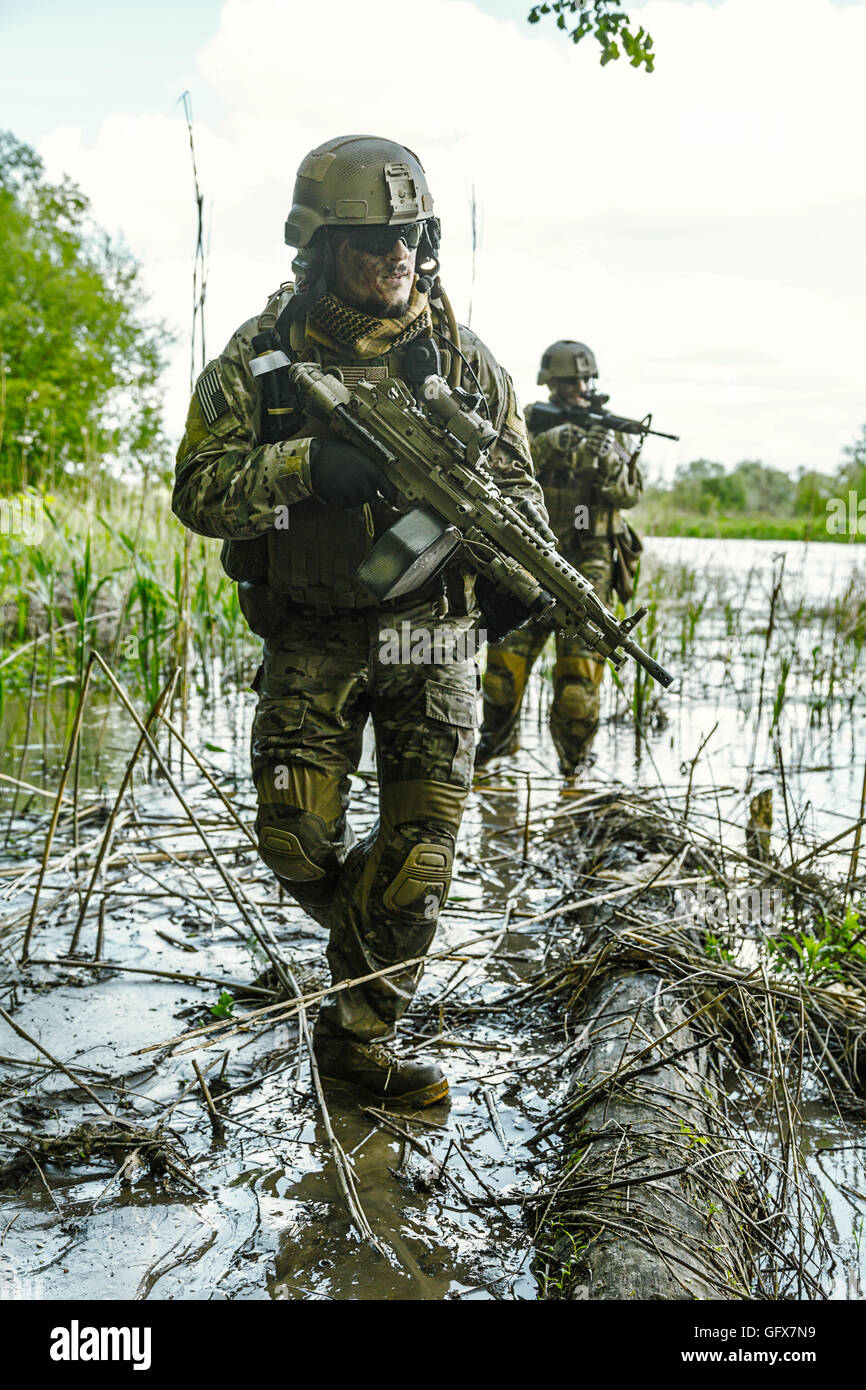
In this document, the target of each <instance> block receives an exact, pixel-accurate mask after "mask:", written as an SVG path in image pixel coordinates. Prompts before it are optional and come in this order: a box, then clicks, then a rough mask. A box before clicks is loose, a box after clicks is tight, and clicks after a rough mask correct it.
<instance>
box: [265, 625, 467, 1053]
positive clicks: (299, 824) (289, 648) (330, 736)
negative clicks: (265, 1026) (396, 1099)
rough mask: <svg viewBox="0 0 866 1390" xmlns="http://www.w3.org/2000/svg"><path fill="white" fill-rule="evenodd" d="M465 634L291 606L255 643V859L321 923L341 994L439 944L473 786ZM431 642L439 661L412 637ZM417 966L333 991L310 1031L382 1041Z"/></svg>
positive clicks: (458, 628) (461, 628)
mask: <svg viewBox="0 0 866 1390" xmlns="http://www.w3.org/2000/svg"><path fill="white" fill-rule="evenodd" d="M474 626H475V625H474V621H473V619H471V618H453V617H449V618H442V619H432V618H431V617H430V609H429V606H427V607H426V608H425V609H424V611H423V612H422V613H418V612H415V613H413V612H412V610H403V611H402V612H400V613H383V612H382V611H381V610H377V611H376V613H375V614H370V613H364V612H352V611H349V612H345V611H344V612H342V613H340V614H339V615H336V616H325V617H322V615H321V614H318V613H313V612H312V611H311V610H310V609H301V610H296V611H295V612H293V616H292V621H291V626H290V627H289V628H288V629H287V630H286V631H284V632H283V633H281V634H280V635H279V636H278V637H276V638H274V639H272V640H269V641H267V642H266V643H265V648H264V661H263V666H262V668H261V671H260V673H259V675H258V677H257V680H256V685H255V687H254V688H255V689H257V691H258V694H259V703H258V708H257V710H256V714H255V718H254V721H253V729H252V748H251V751H252V767H253V779H254V781H255V786H256V792H257V796H258V803H259V805H258V815H257V819H256V830H257V833H258V840H259V853H260V855H261V857H262V859H263V860H264V861H265V863H266V864H267V865H268V866H269V867H270V868H271V869H273V871H274V873H275V874H276V875H277V877H278V878H279V880H280V882H281V883H282V884H283V885H284V886H285V887H286V888H287V889H288V891H289V892H290V893H291V894H292V896H293V897H294V898H295V899H296V900H297V901H298V902H299V903H300V904H301V905H302V906H303V907H304V908H305V909H306V910H307V911H308V912H309V913H310V914H311V916H313V917H314V918H316V920H318V921H319V922H321V923H322V924H323V925H326V926H328V927H329V929H330V941H329V945H328V962H329V965H330V968H331V976H332V980H333V982H334V983H335V984H339V983H340V982H341V981H344V980H348V979H355V978H358V977H360V976H363V975H368V974H371V973H373V972H374V971H378V970H381V969H382V968H383V967H386V966H392V965H399V964H400V963H401V962H404V961H406V962H408V961H411V960H413V959H414V958H416V957H421V956H423V955H424V954H425V953H426V951H427V950H428V948H429V946H430V943H431V941H432V939H433V936H434V933H435V931H436V923H437V919H438V914H439V909H440V907H441V905H442V903H443V902H444V900H445V898H446V896H447V893H448V889H449V885H450V882H451V871H452V864H453V858H454V847H455V840H456V836H457V831H458V828H459V826H460V821H461V817H462V815H463V808H464V806H465V804H466V797H467V794H468V790H469V787H470V784H471V779H472V764H473V759H474V753H475V725H476V712H475V699H476V689H477V686H476V667H475V661H474V655H473V637H474ZM407 629H408V630H409V634H410V637H411V640H405V638H406V636H407ZM393 632H396V633H398V634H401V636H402V637H403V638H404V640H403V641H402V643H397V644H396V646H397V647H398V648H399V650H396V651H395V643H394V642H393V641H389V642H388V643H387V645H386V644H385V643H384V641H383V637H382V634H383V633H384V634H386V636H387V634H389V633H393ZM425 632H426V633H432V634H434V636H435V638H436V641H437V642H438V643H439V646H438V650H437V646H436V645H435V643H434V644H433V646H432V652H431V651H430V650H429V647H430V645H431V644H430V642H429V641H428V644H427V645H428V650H427V652H426V653H424V650H423V649H424V643H423V640H422V641H421V642H416V641H415V638H416V637H419V636H420V637H421V638H422V639H423V635H424V633H425ZM440 638H444V639H445V640H444V641H440ZM449 640H450V641H452V642H453V644H454V645H452V646H449ZM467 646H468V649H469V653H470V654H469V655H468V656H466V655H465V651H466V648H467ZM413 649H414V650H415V651H416V660H415V661H413V660H411V654H412V651H413ZM419 650H420V651H421V652H422V659H421V661H420V662H419V661H418V659H417V652H418V651H419ZM383 656H384V657H385V659H384V660H383ZM437 656H438V658H439V661H438V664H437V660H436V658H437ZM444 658H447V659H444ZM368 718H370V719H372V722H373V731H374V734H375V741H376V762H377V772H378V782H379V819H378V821H377V822H376V824H375V825H374V826H373V829H372V830H371V831H370V833H369V834H368V835H367V836H366V837H365V838H364V840H363V841H361V842H357V841H356V839H355V836H354V834H353V833H352V831H351V829H350V827H349V824H348V820H347V810H348V805H349V791H350V778H351V774H352V773H353V772H355V771H356V770H357V767H358V763H359V760H360V757H361V750H362V742H363V734H364V727H365V725H366V723H367V719H368ZM422 969H423V965H422V964H414V965H409V964H407V965H406V967H405V969H402V970H397V971H395V972H394V973H392V974H390V975H387V976H384V977H382V978H379V979H377V980H374V981H371V982H370V983H369V984H365V985H363V986H361V985H359V986H355V987H353V988H352V989H348V990H341V991H338V992H336V993H334V994H332V995H330V996H329V997H328V999H327V1000H326V1001H325V1003H324V1005H323V1007H322V1010H321V1013H320V1021H321V1022H322V1023H323V1024H324V1026H325V1027H326V1028H330V1029H334V1030H337V1031H339V1030H343V1031H346V1032H350V1033H353V1034H354V1035H355V1036H357V1037H361V1038H365V1039H370V1038H375V1037H386V1036H388V1035H390V1033H391V1032H392V1031H393V1027H394V1024H395V1023H396V1020H397V1019H398V1018H399V1017H400V1015H401V1014H402V1013H403V1011H404V1010H405V1008H406V1007H407V1005H408V1003H409V1002H410V1000H411V998H412V996H413V993H414V991H415V988H416V986H417V983H418V980H419V978H420V975H421V971H422Z"/></svg>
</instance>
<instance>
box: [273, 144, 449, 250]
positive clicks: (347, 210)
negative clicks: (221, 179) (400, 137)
mask: <svg viewBox="0 0 866 1390" xmlns="http://www.w3.org/2000/svg"><path fill="white" fill-rule="evenodd" d="M432 212H433V199H432V197H431V195H430V190H429V188H428V187H427V178H426V175H425V173H424V168H423V166H422V164H421V161H420V160H419V158H418V156H417V155H416V154H413V153H412V151H411V150H409V149H407V148H406V146H405V145H398V144H395V142H394V141H393V140H383V139H381V138H380V137H379V136H376V135H339V136H337V137H336V138H335V139H333V140H326V141H325V143H324V144H323V145H318V146H317V147H316V149H314V150H311V151H310V153H309V154H308V155H307V156H306V158H305V159H304V160H303V161H302V163H301V166H300V168H299V169H298V176H297V179H296V180H295V191H294V195H293V199H292V209H291V212H290V213H289V215H288V217H287V219H286V244H287V245H288V246H297V247H298V248H299V249H300V248H303V247H305V246H308V245H309V243H310V241H311V240H312V238H313V236H314V235H315V233H316V232H317V231H318V230H319V228H320V227H363V226H375V225H380V226H384V225H387V224H389V223H394V224H395V225H399V224H400V223H404V222H422V221H425V220H426V219H427V218H430V217H431V215H432Z"/></svg>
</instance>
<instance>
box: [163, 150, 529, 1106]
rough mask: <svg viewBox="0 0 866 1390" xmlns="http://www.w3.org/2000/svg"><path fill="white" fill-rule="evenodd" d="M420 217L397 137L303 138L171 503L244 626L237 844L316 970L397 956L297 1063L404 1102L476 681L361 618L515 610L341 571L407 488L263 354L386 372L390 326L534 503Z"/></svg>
mask: <svg viewBox="0 0 866 1390" xmlns="http://www.w3.org/2000/svg"><path fill="white" fill-rule="evenodd" d="M439 233H440V227H439V222H438V219H437V218H435V217H434V216H433V200H432V198H431V196H430V191H429V189H428V186H427V180H426V177H425V174H424V170H423V168H422V166H421V164H420V162H419V160H418V159H417V157H416V156H415V155H414V154H413V153H412V151H411V150H408V149H406V148H404V147H403V146H402V145H398V144H395V143H394V142H392V141H390V140H382V139H378V138H376V137H373V136H366V135H353V136H345V137H341V138H339V139H335V140H329V141H327V142H326V143H325V144H323V145H320V146H319V147H318V148H317V149H315V150H313V151H312V152H311V153H310V154H309V155H307V157H306V158H305V159H304V161H303V162H302V164H301V166H300V168H299V170H298V176H297V181H296V183H295V190H294V203H293V206H292V209H291V211H290V213H289V217H288V220H287V222H286V227H285V238H286V242H287V243H288V244H289V245H290V246H294V247H297V248H298V256H297V257H296V259H295V261H294V262H293V268H294V269H295V271H296V273H297V276H298V278H297V282H296V283H295V284H294V285H292V284H291V283H286V284H284V285H282V286H281V287H280V289H279V290H278V291H277V292H276V293H275V294H274V295H272V296H271V298H270V299H269V300H268V302H267V305H266V306H265V308H264V310H263V312H262V313H261V314H260V315H259V316H258V318H253V319H251V320H250V321H249V322H247V323H245V324H244V325H243V326H242V327H241V328H239V329H238V331H237V332H236V333H235V334H234V336H233V337H232V338H231V340H230V342H229V344H228V346H227V347H226V349H225V351H224V352H222V353H221V354H220V356H219V357H218V358H217V359H215V360H214V361H213V362H210V363H209V364H208V365H207V367H206V368H205V370H204V371H203V372H202V374H201V376H200V377H199V379H198V382H197V384H196V388H195V394H194V395H193V398H192V401H191V403H190V408H189V414H188V418H187V424H186V433H185V435H184V438H183V441H182V443H181V445H180V449H179V452H178V462H177V479H176V485H175V490H174V498H173V503H172V505H173V508H174V511H175V513H176V514H177V516H178V517H180V519H181V521H183V522H184V524H185V525H187V526H189V527H190V528H191V529H192V530H193V531H196V532H198V533H199V534H201V535H205V536H216V537H220V538H222V539H223V541H224V545H223V553H222V559H223V564H224V566H225V568H226V570H227V572H228V573H229V574H230V575H231V576H232V577H233V578H234V579H236V580H237V581H238V589H239V598H240V603H241V607H242V610H243V612H244V615H245V617H246V619H247V621H248V623H249V625H250V627H251V628H252V630H253V631H254V632H255V633H257V634H258V635H259V636H261V637H263V638H264V653H263V662H262V665H261V667H260V668H259V671H258V673H257V676H256V679H255V682H254V685H253V688H254V689H255V690H256V692H257V693H258V696H259V702H258V707H257V710H256V714H255V718H254V721H253V729H252V769H253V779H254V782H255V787H256V793H257V798H258V814H257V819H256V829H257V833H258V840H259V853H260V854H261V857H262V858H263V860H264V861H265V863H266V864H267V865H268V866H269V867H270V868H271V869H273V871H274V873H275V874H276V876H277V878H278V879H279V881H280V882H281V883H282V884H283V885H284V886H285V887H286V889H288V891H289V892H290V893H291V894H292V895H293V897H294V898H295V899H296V900H297V901H298V902H299V903H300V904H301V905H302V906H303V907H304V909H305V910H306V911H307V912H309V913H310V914H311V915H312V916H313V917H314V918H316V919H317V920H318V921H319V922H320V923H322V924H323V925H325V926H327V927H328V928H329V931H330V940H329V946H328V961H329V964H330V968H331V975H332V979H333V982H334V983H335V984H339V983H340V982H342V981H346V980H349V979H355V978H359V977H361V976H366V975H368V974H372V973H373V972H376V971H381V970H383V969H384V968H386V967H392V966H398V967H400V968H398V969H396V970H395V971H393V972H392V973H390V974H387V975H385V976H380V977H379V978H377V979H375V980H372V981H370V982H369V983H367V984H364V985H357V986H353V987H351V988H349V989H343V990H340V991H338V992H335V993H333V994H332V995H330V996H329V997H328V999H327V1000H326V1001H325V1002H324V1005H323V1007H322V1009H321V1011H320V1013H319V1017H318V1020H317V1023H316V1028H315V1033H314V1048H315V1053H316V1057H317V1061H318V1064H319V1068H320V1072H321V1074H322V1076H323V1077H324V1078H325V1079H328V1080H331V1081H340V1082H348V1083H352V1084H358V1085H361V1086H363V1087H364V1088H365V1089H367V1090H368V1091H370V1092H372V1093H373V1094H375V1095H377V1096H379V1097H382V1098H385V1099H404V1100H405V1099H411V1100H412V1101H414V1102H415V1103H420V1104H432V1103H433V1102H435V1101H439V1100H442V1099H443V1098H445V1097H446V1096H447V1094H448V1083H447V1080H446V1079H445V1077H444V1076H443V1073H442V1072H441V1070H440V1068H439V1067H438V1066H436V1065H434V1064H432V1063H430V1062H427V1061H424V1060H419V1059H417V1058H405V1057H402V1056H401V1055H400V1054H399V1052H398V1051H396V1050H395V1048H394V1047H393V1046H392V1043H393V1039H394V1035H395V1025H396V1023H397V1020H398V1019H399V1017H400V1015H401V1014H402V1013H403V1012H404V1010H405V1009H406V1007H407V1005H408V1004H409V1002H410V1000H411V998H412V996H413V993H414V991H415V988H416V985H417V982H418V979H419V976H420V973H421V969H422V965H421V963H420V962H419V958H420V957H423V956H424V954H425V953H426V951H427V950H428V948H429V946H430V943H431V941H432V939H433V935H434V932H435V929H436V922H437V916H438V912H439V909H440V907H441V905H442V903H443V901H444V899H445V897H446V896H447V893H448V888H449V883H450V878H451V869H452V861H453V855H454V845H455V838H456V835H457V831H458V827H459V825H460V820H461V816H462V814H463V808H464V805H465V802H466V797H467V794H468V789H469V786H470V784H471V778H472V765H473V755H474V742H475V732H474V731H475V725H476V713H475V700H476V694H477V678H476V670H475V663H474V660H473V659H471V656H470V658H469V659H466V660H462V661H461V660H458V661H451V660H449V659H448V657H447V656H444V657H443V661H442V662H440V664H439V665H438V667H437V666H436V664H435V651H436V647H435V646H434V648H433V651H434V662H433V665H432V666H429V665H428V666H423V665H422V666H419V665H414V664H412V663H411V662H409V663H406V664H401V662H400V659H399V658H398V659H397V660H396V661H395V662H392V664H386V662H385V661H384V660H382V659H381V658H382V653H383V648H382V647H380V632H381V631H382V630H384V629H386V628H387V629H388V630H389V631H392V630H397V631H402V630H403V629H402V627H401V624H402V623H403V622H404V621H408V622H409V623H410V624H412V626H413V628H416V629H417V628H418V627H419V626H420V627H422V628H423V627H424V626H425V625H427V626H428V627H429V626H430V625H433V624H435V627H436V628H437V629H439V631H440V633H441V634H442V635H443V638H444V640H443V641H442V642H440V644H439V648H438V650H439V652H440V654H442V653H443V652H444V653H446V654H447V653H449V652H450V653H452V654H453V653H454V651H455V650H456V651H457V652H458V653H461V654H462V653H464V652H465V649H466V642H465V639H466V636H467V633H470V632H474V628H475V625H476V623H477V622H478V621H479V615H480V621H481V622H482V624H483V625H486V626H487V627H488V630H490V629H493V630H494V631H498V632H499V634H500V635H504V634H505V633H506V632H507V631H509V630H510V628H511V627H512V626H513V624H514V622H516V621H520V620H521V619H524V620H525V617H526V613H525V611H518V610H516V609H515V605H514V604H513V602H512V600H510V599H507V598H505V597H504V596H503V595H501V594H496V593H495V592H490V591H489V590H488V592H486V593H485V591H484V584H483V582H482V581H481V580H479V581H478V584H477V598H476V583H475V579H474V576H473V572H472V571H471V570H470V568H469V566H468V565H467V564H466V563H465V561H459V560H458V561H455V562H454V563H452V564H450V565H449V566H448V567H446V569H445V570H444V571H443V572H442V573H440V574H439V575H438V576H437V577H436V578H435V579H434V580H430V581H428V582H427V584H426V587H425V588H424V589H423V590H418V591H416V592H414V593H412V594H409V595H406V596H404V597H403V598H401V599H400V600H398V601H396V605H391V606H382V605H379V604H377V602H376V600H375V599H373V598H372V596H371V595H370V594H369V593H368V592H367V591H366V590H365V589H364V588H363V586H362V585H360V584H359V583H358V581H357V580H356V579H355V570H356V567H357V565H358V564H359V562H360V561H361V560H362V559H363V558H364V556H365V554H366V553H367V552H368V551H369V550H370V549H371V547H372V545H373V544H374V542H375V540H376V539H377V538H378V537H379V536H380V535H381V534H382V533H383V532H384V531H385V530H387V528H388V527H389V526H390V525H391V524H392V523H393V522H394V520H395V519H396V518H397V516H398V515H399V514H400V513H401V511H404V510H406V505H407V504H406V503H405V500H404V499H401V498H399V497H398V496H395V495H394V494H393V492H392V490H391V489H390V486H389V485H388V484H387V483H386V482H385V480H384V479H383V477H382V475H381V473H380V471H379V470H378V469H377V468H376V467H375V465H374V464H373V463H372V462H371V461H370V459H368V458H367V456H366V455H365V454H364V453H362V452H361V451H360V450H358V449H357V448H355V447H354V446H353V445H350V444H348V443H346V442H344V441H342V440H340V439H338V438H336V436H333V435H330V434H329V433H328V431H327V428H326V426H324V425H322V424H321V423H320V422H317V421H316V420H315V419H314V418H313V417H312V416H310V415H308V414H306V413H305V412H304V410H303V408H302V407H301V406H300V405H299V404H298V402H297V400H296V399H293V397H292V392H291V387H290V383H289V381H288V376H287V366H288V364H289V363H290V362H291V361H293V360H305V361H312V362H316V363H319V364H321V365H322V366H323V367H325V368H332V367H333V368H335V369H336V368H339V371H340V372H341V373H342V377H343V381H344V382H345V384H346V385H347V386H350V387H351V385H352V384H353V383H357V382H358V381H360V380H361V379H366V380H382V379H384V378H385V377H386V376H388V375H391V376H396V377H405V374H406V373H405V363H406V358H407V354H408V353H409V352H410V350H411V345H412V343H413V341H415V340H416V339H417V338H419V337H420V336H421V335H427V336H433V337H434V339H435V341H436V343H437V344H438V345H439V346H440V348H441V351H442V356H443V372H445V373H447V375H448V378H449V381H450V382H451V383H452V384H453V385H457V384H461V385H462V386H463V387H464V388H465V389H467V390H470V391H473V392H479V391H480V392H482V393H483V397H484V399H485V402H486V409H487V411H488V413H489V416H490V418H491V420H492V421H493V422H494V425H495V427H496V430H497V434H498V439H497V442H496V443H495V444H494V445H493V447H492V450H491V465H492V467H493V469H494V471H495V472H496V474H497V481H498V482H499V484H500V485H501V486H502V488H503V489H504V490H505V491H507V492H508V493H509V494H510V495H511V497H512V499H513V500H514V501H516V502H519V503H522V504H523V505H526V504H527V503H530V504H534V505H535V506H536V507H538V506H539V505H541V506H542V508H543V502H542V494H541V490H540V488H539V486H538V484H537V483H536V482H535V480H534V477H533V471H532V461H531V456H530V453H529V444H528V439H527V436H526V430H525V425H524V422H523V417H522V415H521V412H520V408H519V405H518V403H517V399H516V396H515V393H514V388H513V386H512V382H511V379H510V377H509V376H508V374H507V373H506V372H505V371H504V370H503V369H502V367H500V366H499V364H498V363H497V362H496V361H495V359H494V358H493V356H492V354H491V353H490V352H489V350H488V349H487V348H486V347H485V346H484V344H483V343H482V342H481V341H480V340H479V339H478V338H477V337H476V336H475V335H474V334H473V333H471V332H470V331H469V330H468V329H466V328H462V327H459V326H458V325H457V323H456V322H455V320H454V315H453V311H452V310H451V306H450V304H449V302H448V299H447V296H446V295H445V292H444V290H443V289H442V285H441V281H440V280H439V277H438V268H439V262H438V259H437V257H438V250H439ZM419 272H423V273H419ZM524 499H525V501H524ZM479 603H480V605H481V606H480V609H479ZM497 624H498V627H497ZM469 645H470V648H471V643H470V644H469ZM428 651H429V644H428ZM368 717H371V718H372V721H373V728H374V733H375V740H376V756H377V768H378V780H379V820H378V821H377V823H376V825H375V826H374V827H373V829H372V830H371V831H370V833H369V834H368V835H367V836H366V838H365V839H364V840H363V841H362V842H360V843H359V842H356V841H355V837H354V835H353V834H352V831H351V829H350V827H349V825H348V821H347V808H348V803H349V789H350V778H351V775H352V773H354V772H355V771H356V769H357V767H358V763H359V759H360V756H361V744H362V735H363V731H364V726H365V724H366V722H367V719H368Z"/></svg>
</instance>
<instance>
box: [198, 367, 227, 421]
mask: <svg viewBox="0 0 866 1390" xmlns="http://www.w3.org/2000/svg"><path fill="white" fill-rule="evenodd" d="M195 394H196V395H197V396H198V403H199V405H200V406H201V413H202V415H203V416H204V418H205V422H206V423H207V424H208V425H215V424H216V422H217V420H218V419H219V418H220V416H221V415H225V414H226V412H227V410H228V408H229V403H228V401H227V400H226V394H225V391H224V390H223V385H222V381H221V380H220V374H219V368H218V367H208V369H207V371H204V372H202V374H201V376H200V377H199V379H198V381H197V382H196V384H195Z"/></svg>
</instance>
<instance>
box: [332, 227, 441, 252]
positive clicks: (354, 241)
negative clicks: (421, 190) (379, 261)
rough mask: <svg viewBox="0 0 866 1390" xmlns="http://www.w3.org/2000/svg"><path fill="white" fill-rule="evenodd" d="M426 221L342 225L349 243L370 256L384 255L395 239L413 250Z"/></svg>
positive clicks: (419, 239)
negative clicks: (380, 224)
mask: <svg viewBox="0 0 866 1390" xmlns="http://www.w3.org/2000/svg"><path fill="white" fill-rule="evenodd" d="M425 227H426V222H424V221H421V222H401V223H399V224H398V225H396V226H384V227H383V226H378V227H342V228H341V229H340V230H341V231H343V232H345V233H346V236H347V237H348V239H349V244H350V245H351V246H354V247H355V249H356V250H358V251H366V252H367V253H368V255H371V256H384V254H385V252H386V251H390V250H391V247H392V246H393V245H394V243H395V241H405V243H406V245H407V246H408V248H409V250H410V251H414V250H415V248H416V247H417V246H418V244H419V242H420V241H421V237H422V235H423V233H424V229H425Z"/></svg>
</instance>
